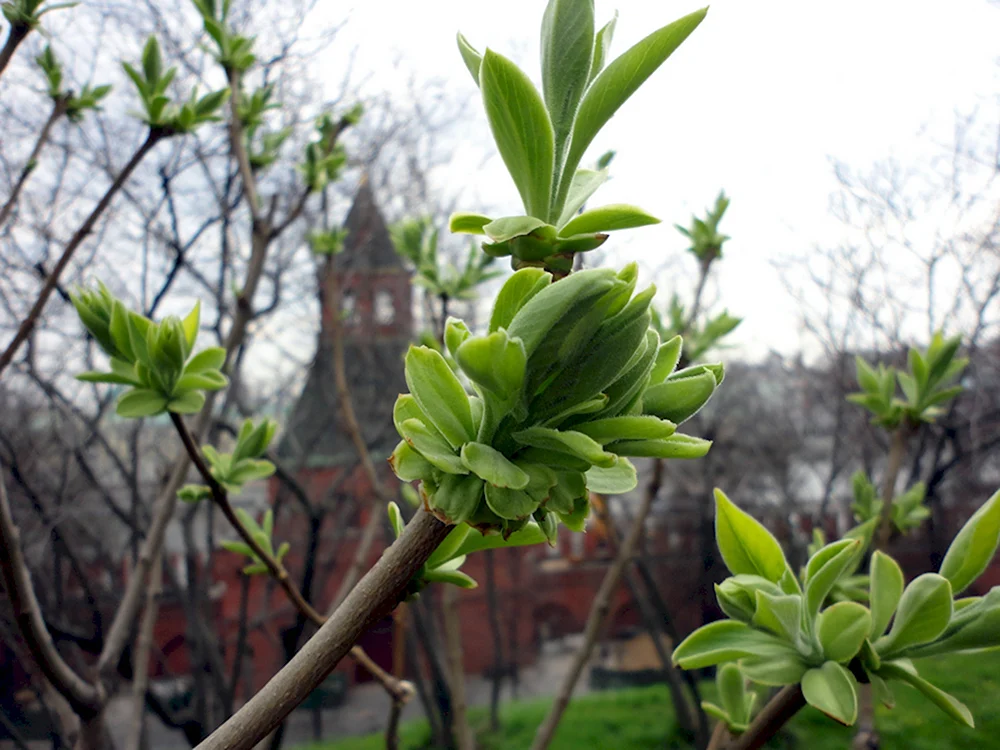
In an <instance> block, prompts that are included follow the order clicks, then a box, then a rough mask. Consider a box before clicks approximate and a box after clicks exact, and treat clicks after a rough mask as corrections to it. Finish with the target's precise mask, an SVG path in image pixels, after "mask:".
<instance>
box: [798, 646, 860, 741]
mask: <svg viewBox="0 0 1000 750" xmlns="http://www.w3.org/2000/svg"><path fill="white" fill-rule="evenodd" d="M802 694H803V695H804V696H805V699H806V703H808V704H809V705H810V706H812V707H813V708H818V709H819V710H820V711H822V712H823V713H825V714H826V715H827V716H829V717H830V718H831V719H834V720H836V721H839V722H840V723H841V724H846V725H847V726H850V725H852V724H853V723H854V722H855V720H856V719H857V718H858V685H857V682H856V681H855V679H854V675H852V674H851V673H850V672H848V671H847V670H846V669H844V668H843V667H842V666H840V665H839V664H837V663H836V662H833V661H828V662H826V663H825V664H823V666H822V667H820V668H819V669H810V670H809V671H808V672H806V673H805V675H803V677H802Z"/></svg>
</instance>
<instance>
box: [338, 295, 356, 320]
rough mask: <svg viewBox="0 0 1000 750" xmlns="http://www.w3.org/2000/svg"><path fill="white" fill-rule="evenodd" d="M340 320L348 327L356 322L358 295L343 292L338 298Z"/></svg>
mask: <svg viewBox="0 0 1000 750" xmlns="http://www.w3.org/2000/svg"><path fill="white" fill-rule="evenodd" d="M340 319H341V320H343V321H344V322H345V323H347V324H348V325H354V324H355V323H357V322H358V295H356V294H355V293H354V292H353V291H350V290H348V291H345V292H344V293H343V295H342V296H341V298H340Z"/></svg>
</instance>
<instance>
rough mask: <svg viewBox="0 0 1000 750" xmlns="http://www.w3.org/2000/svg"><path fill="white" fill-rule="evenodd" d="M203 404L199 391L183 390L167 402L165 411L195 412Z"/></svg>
mask: <svg viewBox="0 0 1000 750" xmlns="http://www.w3.org/2000/svg"><path fill="white" fill-rule="evenodd" d="M204 405H205V394H204V393H202V392H201V391H185V392H184V393H179V394H176V395H174V397H173V398H171V399H170V402H169V403H168V404H167V411H172V412H174V413H175V414H196V413H198V412H199V411H201V407H203V406H204ZM118 408H119V412H118V413H119V414H120V413H121V402H120V401H119V402H118Z"/></svg>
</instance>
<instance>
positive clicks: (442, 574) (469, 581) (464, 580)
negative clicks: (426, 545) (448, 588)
mask: <svg viewBox="0 0 1000 750" xmlns="http://www.w3.org/2000/svg"><path fill="white" fill-rule="evenodd" d="M424 580H425V581H431V582H435V583H450V584H452V585H453V586H458V587H459V588H463V589H474V588H476V587H477V586H478V585H479V584H478V583H476V579H475V578H473V577H471V576H469V575H466V574H465V573H463V572H462V571H460V570H427V571H424Z"/></svg>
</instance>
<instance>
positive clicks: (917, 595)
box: [875, 573, 953, 658]
mask: <svg viewBox="0 0 1000 750" xmlns="http://www.w3.org/2000/svg"><path fill="white" fill-rule="evenodd" d="M952 607H953V605H952V593H951V584H950V583H949V582H948V579H947V578H943V577H942V576H939V575H938V574H936V573H925V574H924V575H922V576H918V577H917V578H915V579H913V580H912V581H911V582H910V585H909V586H907V587H906V589H904V591H903V596H902V597H901V598H900V600H899V607H898V608H897V610H896V619H895V620H894V621H893V623H892V629H891V630H890V631H889V634H888V635H885V636H883V637H882V638H879V639H878V640H877V641H876V642H875V650H876V651H878V654H879V656H881V657H882V658H891V657H892V656H893V655H894V654H897V653H899V652H901V651H903V650H904V649H906V648H909V647H912V646H920V645H922V644H924V643H929V642H930V641H933V640H934V639H935V638H937V637H938V636H939V635H941V634H942V633H943V632H944V631H945V628H947V627H948V623H949V621H950V620H951V615H952Z"/></svg>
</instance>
